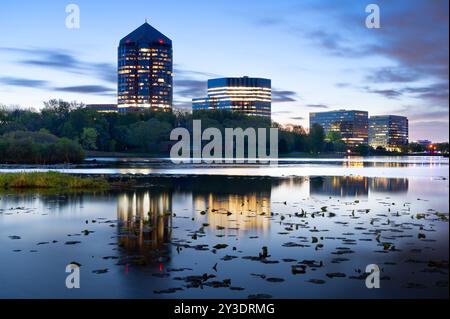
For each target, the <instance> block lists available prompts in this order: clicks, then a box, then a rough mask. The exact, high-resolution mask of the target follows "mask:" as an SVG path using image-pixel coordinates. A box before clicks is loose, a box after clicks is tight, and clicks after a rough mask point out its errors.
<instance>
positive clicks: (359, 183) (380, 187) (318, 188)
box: [310, 176, 409, 197]
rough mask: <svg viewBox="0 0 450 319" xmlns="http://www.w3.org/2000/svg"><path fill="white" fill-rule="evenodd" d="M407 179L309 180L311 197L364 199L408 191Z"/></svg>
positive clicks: (339, 178)
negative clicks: (369, 195) (385, 193)
mask: <svg viewBox="0 0 450 319" xmlns="http://www.w3.org/2000/svg"><path fill="white" fill-rule="evenodd" d="M408 186H409V183H408V179H407V178H384V177H375V178H371V177H362V176H333V177H315V178H311V180H310V194H311V195H314V194H316V195H327V196H339V197H366V196H368V194H369V190H370V191H372V192H390V193H392V192H395V193H402V192H407V191H408Z"/></svg>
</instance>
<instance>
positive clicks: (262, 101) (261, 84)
mask: <svg viewBox="0 0 450 319" xmlns="http://www.w3.org/2000/svg"><path fill="white" fill-rule="evenodd" d="M271 106H272V83H271V80H269V79H261V78H250V77H246V76H245V77H242V78H221V79H213V80H208V96H207V97H205V98H199V99H193V100H192V110H193V111H198V110H229V111H233V112H239V113H244V114H247V115H256V116H264V117H268V118H270V117H271Z"/></svg>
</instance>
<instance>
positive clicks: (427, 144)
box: [415, 140, 433, 147]
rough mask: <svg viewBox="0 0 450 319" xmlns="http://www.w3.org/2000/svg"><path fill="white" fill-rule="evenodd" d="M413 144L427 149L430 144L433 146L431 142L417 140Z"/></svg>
mask: <svg viewBox="0 0 450 319" xmlns="http://www.w3.org/2000/svg"><path fill="white" fill-rule="evenodd" d="M415 143H417V144H419V145H421V146H425V147H428V146H430V145H431V144H433V142H432V141H429V140H417V141H415Z"/></svg>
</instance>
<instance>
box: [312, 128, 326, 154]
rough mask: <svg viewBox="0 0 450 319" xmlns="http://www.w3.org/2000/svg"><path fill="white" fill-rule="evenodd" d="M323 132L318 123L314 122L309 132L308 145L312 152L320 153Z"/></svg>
mask: <svg viewBox="0 0 450 319" xmlns="http://www.w3.org/2000/svg"><path fill="white" fill-rule="evenodd" d="M324 141H325V132H324V129H323V127H322V126H321V125H320V124H317V123H316V124H314V125H313V126H312V127H311V129H310V132H309V145H310V148H311V150H312V151H313V152H315V153H320V152H322V151H323V149H324Z"/></svg>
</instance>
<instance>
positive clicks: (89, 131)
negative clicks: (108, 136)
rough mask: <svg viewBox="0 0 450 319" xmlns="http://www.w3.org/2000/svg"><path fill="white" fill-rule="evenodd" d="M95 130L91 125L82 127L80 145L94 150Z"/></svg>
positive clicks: (95, 143) (95, 145)
mask: <svg viewBox="0 0 450 319" xmlns="http://www.w3.org/2000/svg"><path fill="white" fill-rule="evenodd" d="M97 136H98V134H97V130H96V129H95V128H92V127H87V128H84V129H83V133H82V134H81V145H82V146H83V148H84V149H86V150H96V149H97Z"/></svg>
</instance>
